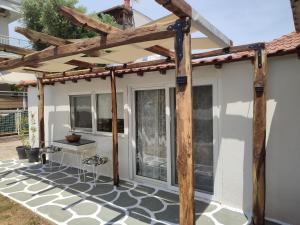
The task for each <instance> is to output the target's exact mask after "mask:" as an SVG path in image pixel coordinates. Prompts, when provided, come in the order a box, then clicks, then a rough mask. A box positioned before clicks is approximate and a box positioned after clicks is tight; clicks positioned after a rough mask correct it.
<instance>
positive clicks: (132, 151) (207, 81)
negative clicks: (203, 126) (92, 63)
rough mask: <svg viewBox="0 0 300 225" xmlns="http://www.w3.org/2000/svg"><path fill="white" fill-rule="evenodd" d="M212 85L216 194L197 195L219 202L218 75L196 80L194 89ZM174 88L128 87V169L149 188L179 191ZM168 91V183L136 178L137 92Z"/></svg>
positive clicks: (159, 85) (166, 84) (163, 86)
mask: <svg viewBox="0 0 300 225" xmlns="http://www.w3.org/2000/svg"><path fill="white" fill-rule="evenodd" d="M201 85H212V87H213V149H214V150H213V151H214V194H213V195H210V194H206V193H203V192H197V191H196V192H195V197H197V198H203V199H207V200H213V201H220V200H221V194H222V179H221V178H222V160H220V155H219V119H220V113H219V112H220V104H219V84H218V78H217V77H216V76H204V77H195V76H194V77H193V86H201ZM171 87H175V86H174V85H170V83H168V82H165V83H160V84H143V85H134V86H130V87H128V93H129V94H128V95H129V96H128V97H129V99H130V101H129V104H130V106H129V107H130V108H131V115H130V116H129V143H130V144H129V160H130V161H129V162H132V163H130V165H129V170H130V175H131V176H130V178H131V179H133V180H135V181H137V182H139V183H145V184H149V185H155V186H159V187H162V188H168V189H169V190H172V191H178V187H176V186H173V185H172V180H171V179H172V158H171V157H172V155H171V154H172V153H171V132H170V126H171V109H170V95H169V88H171ZM153 89H165V98H166V139H167V146H166V148H167V182H164V181H159V180H155V179H151V178H146V177H142V176H138V175H135V173H136V163H135V155H136V142H135V139H136V137H135V91H137V90H153Z"/></svg>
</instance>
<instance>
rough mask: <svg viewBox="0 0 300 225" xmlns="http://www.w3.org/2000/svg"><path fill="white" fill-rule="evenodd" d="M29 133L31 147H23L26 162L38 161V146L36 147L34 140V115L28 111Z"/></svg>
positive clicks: (35, 129)
mask: <svg viewBox="0 0 300 225" xmlns="http://www.w3.org/2000/svg"><path fill="white" fill-rule="evenodd" d="M30 122H31V125H30V134H31V146H32V147H31V148H27V149H25V152H26V155H27V158H28V162H38V161H39V155H40V148H36V147H34V146H35V142H36V131H37V128H36V123H35V116H34V114H33V113H30Z"/></svg>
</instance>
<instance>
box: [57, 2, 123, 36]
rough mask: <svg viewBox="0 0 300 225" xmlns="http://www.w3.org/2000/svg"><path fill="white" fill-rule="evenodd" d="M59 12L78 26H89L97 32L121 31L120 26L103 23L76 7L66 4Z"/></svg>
mask: <svg viewBox="0 0 300 225" xmlns="http://www.w3.org/2000/svg"><path fill="white" fill-rule="evenodd" d="M59 13H60V14H61V15H62V16H64V17H67V18H68V19H69V20H70V21H71V22H72V23H74V24H76V25H77V26H80V27H85V28H88V29H89V30H92V31H95V32H97V33H101V34H103V33H105V34H109V33H112V32H118V31H119V29H118V28H115V27H113V26H110V25H107V24H105V23H102V22H101V21H99V20H96V19H93V18H91V17H89V16H86V15H84V14H82V13H80V12H78V11H76V10H75V9H71V8H68V7H66V6H61V7H60V8H59Z"/></svg>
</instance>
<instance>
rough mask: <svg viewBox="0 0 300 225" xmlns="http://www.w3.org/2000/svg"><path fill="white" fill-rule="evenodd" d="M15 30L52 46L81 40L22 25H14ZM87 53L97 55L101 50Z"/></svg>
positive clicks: (33, 40)
mask: <svg viewBox="0 0 300 225" xmlns="http://www.w3.org/2000/svg"><path fill="white" fill-rule="evenodd" d="M15 31H16V32H18V33H20V34H22V35H24V36H25V37H27V38H28V39H29V40H31V41H32V42H35V43H36V42H41V43H44V44H48V45H53V46H60V45H65V44H71V43H74V42H80V41H82V40H81V39H74V40H68V39H63V38H58V37H54V36H51V35H49V34H45V33H42V32H37V31H34V30H31V29H28V28H23V27H16V28H15ZM87 55H89V56H91V57H99V56H100V55H101V52H100V51H89V52H87Z"/></svg>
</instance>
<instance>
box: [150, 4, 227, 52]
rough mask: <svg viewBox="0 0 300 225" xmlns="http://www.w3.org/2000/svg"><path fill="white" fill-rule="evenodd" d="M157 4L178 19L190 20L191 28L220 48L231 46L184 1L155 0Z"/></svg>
mask: <svg viewBox="0 0 300 225" xmlns="http://www.w3.org/2000/svg"><path fill="white" fill-rule="evenodd" d="M155 1H156V2H157V3H159V4H160V5H162V6H163V7H165V8H166V9H168V10H169V11H171V12H172V13H174V14H175V15H176V16H178V17H179V18H184V17H189V18H191V23H192V26H193V27H195V28H196V29H197V30H198V31H200V32H201V33H203V34H205V35H206V36H207V37H208V38H209V39H211V40H212V41H214V42H215V43H216V44H218V45H219V46H220V47H228V46H231V45H232V41H231V40H230V39H229V38H228V37H226V36H225V35H224V34H223V33H222V32H221V31H219V30H218V29H217V28H216V27H215V26H214V25H212V24H211V23H210V22H209V21H207V20H206V19H205V18H204V17H203V16H201V15H200V14H199V13H198V12H197V11H196V10H195V9H193V8H192V6H191V5H190V4H188V3H187V2H186V1H184V0H172V1H170V0H155Z"/></svg>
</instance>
